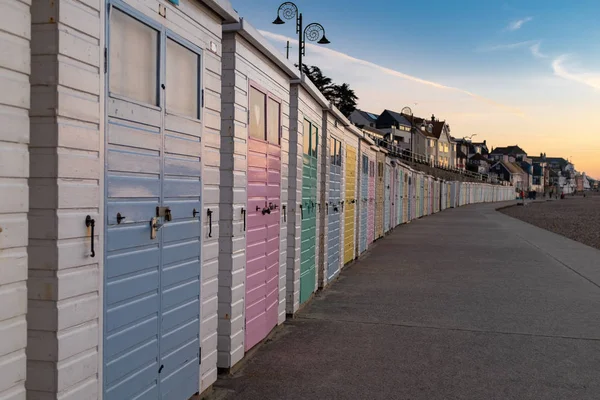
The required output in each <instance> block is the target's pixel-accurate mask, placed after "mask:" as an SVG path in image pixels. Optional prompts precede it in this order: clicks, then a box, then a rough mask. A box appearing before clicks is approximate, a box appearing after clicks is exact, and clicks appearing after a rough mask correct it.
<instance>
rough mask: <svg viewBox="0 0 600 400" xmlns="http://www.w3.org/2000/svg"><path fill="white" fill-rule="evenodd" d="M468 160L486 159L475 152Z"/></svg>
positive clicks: (486, 160)
mask: <svg viewBox="0 0 600 400" xmlns="http://www.w3.org/2000/svg"><path fill="white" fill-rule="evenodd" d="M469 160H471V161H485V162H488V159H487V158H485V157H484V156H482V155H481V154H479V153H475V154H474V155H473V156H472V157H471V158H469Z"/></svg>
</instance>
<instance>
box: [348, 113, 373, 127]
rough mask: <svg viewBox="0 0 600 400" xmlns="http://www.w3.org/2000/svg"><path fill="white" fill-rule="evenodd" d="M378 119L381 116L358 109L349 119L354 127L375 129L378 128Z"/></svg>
mask: <svg viewBox="0 0 600 400" xmlns="http://www.w3.org/2000/svg"><path fill="white" fill-rule="evenodd" d="M377 118H379V115H377V114H373V113H370V112H368V111H362V110H359V109H356V110H354V111H353V112H352V114H350V117H349V118H348V119H349V120H350V122H352V123H353V124H354V125H356V126H358V127H359V128H362V127H363V126H368V127H371V128H375V127H376V126H375V123H376V122H377Z"/></svg>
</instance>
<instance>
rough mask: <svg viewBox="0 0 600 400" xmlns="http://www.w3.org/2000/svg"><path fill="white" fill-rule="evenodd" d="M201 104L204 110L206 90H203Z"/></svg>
mask: <svg viewBox="0 0 600 400" xmlns="http://www.w3.org/2000/svg"><path fill="white" fill-rule="evenodd" d="M201 103H202V106H201V107H202V108H204V89H202V101H201Z"/></svg>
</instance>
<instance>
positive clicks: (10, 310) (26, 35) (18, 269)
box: [0, 0, 31, 400]
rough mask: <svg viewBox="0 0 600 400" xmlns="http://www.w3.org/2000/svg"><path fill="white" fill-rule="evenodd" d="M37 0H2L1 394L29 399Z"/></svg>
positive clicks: (14, 398)
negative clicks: (34, 18)
mask: <svg viewBox="0 0 600 400" xmlns="http://www.w3.org/2000/svg"><path fill="white" fill-rule="evenodd" d="M30 6H31V2H30V1H18V0H2V1H0V10H1V12H0V26H1V27H2V28H1V29H0V199H1V200H0V304H1V305H2V306H1V307H0V399H2V400H5V399H6V400H9V399H10V400H17V399H19V400H23V399H25V396H26V395H25V378H26V356H25V349H26V345H27V323H26V313H27V212H28V210H29V190H28V184H27V179H28V178H29V151H28V144H29V131H30V130H29V108H30V84H29V76H30V73H31V56H30V41H31V11H30Z"/></svg>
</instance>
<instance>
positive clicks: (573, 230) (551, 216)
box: [501, 195, 600, 249]
mask: <svg viewBox="0 0 600 400" xmlns="http://www.w3.org/2000/svg"><path fill="white" fill-rule="evenodd" d="M501 212H503V213H504V214H506V215H510V216H511V217H514V218H518V219H520V220H522V221H525V222H528V223H530V224H532V225H535V226H538V227H540V228H543V229H547V230H549V231H552V232H554V233H558V234H559V235H563V236H566V237H568V238H570V239H573V240H576V241H578V242H581V243H583V244H586V245H588V246H591V247H595V248H597V249H600V195H587V196H586V197H585V198H584V197H582V196H575V197H571V196H568V197H566V198H565V199H564V200H555V201H546V202H536V203H529V204H527V205H526V206H514V207H509V208H505V209H503V210H501Z"/></svg>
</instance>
